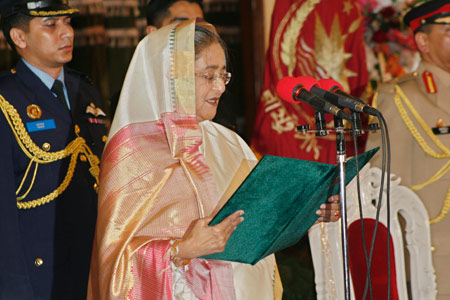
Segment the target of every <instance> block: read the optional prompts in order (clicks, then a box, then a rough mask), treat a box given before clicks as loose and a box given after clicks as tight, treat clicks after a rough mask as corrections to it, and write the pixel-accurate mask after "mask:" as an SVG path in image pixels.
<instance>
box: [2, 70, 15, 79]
mask: <svg viewBox="0 0 450 300" xmlns="http://www.w3.org/2000/svg"><path fill="white" fill-rule="evenodd" d="M11 74H16V70H14V69H11V70H9V71H0V77H5V76H8V75H11Z"/></svg>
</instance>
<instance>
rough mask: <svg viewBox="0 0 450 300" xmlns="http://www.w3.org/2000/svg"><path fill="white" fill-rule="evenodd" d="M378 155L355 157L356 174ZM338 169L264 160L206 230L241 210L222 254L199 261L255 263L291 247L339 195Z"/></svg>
mask: <svg viewBox="0 0 450 300" xmlns="http://www.w3.org/2000/svg"><path fill="white" fill-rule="evenodd" d="M377 151H378V148H376V149H372V150H370V151H368V152H365V153H363V154H361V155H359V156H358V162H359V168H360V169H361V168H362V167H363V166H364V165H365V164H366V163H367V162H368V161H369V160H370V159H371V158H372V156H373V155H374V154H375V153H376V152H377ZM345 170H346V180H345V182H346V184H348V183H349V182H350V181H351V180H352V179H353V177H355V176H356V165H355V159H354V158H351V159H349V160H348V161H347V163H346V165H345ZM338 176H339V167H338V166H335V165H332V164H325V163H318V162H313V161H306V160H300V159H293V158H286V157H279V156H271V155H265V156H263V157H262V159H261V160H260V161H259V163H258V164H257V165H256V167H255V168H254V169H253V171H252V172H251V173H250V174H249V175H248V176H247V178H246V179H245V180H244V182H243V183H242V184H241V185H240V187H239V188H238V190H237V191H236V192H235V193H234V194H233V196H232V197H231V198H230V199H229V200H228V201H227V203H226V204H225V205H224V206H223V207H222V209H221V210H220V211H219V212H218V213H217V215H216V216H215V217H214V219H213V220H212V221H211V223H210V225H215V224H218V223H220V222H221V221H222V220H223V219H225V218H226V217H227V216H229V215H230V214H232V213H234V212H235V211H237V210H239V209H242V210H244V212H245V213H244V215H243V217H244V219H245V220H244V222H242V223H241V224H239V225H238V227H237V229H236V230H235V231H234V232H233V234H232V235H231V237H230V239H229V240H228V243H227V245H226V248H225V251H223V252H221V253H216V254H211V255H207V256H204V257H203V258H209V259H220V260H227V261H235V262H241V263H247V264H252V265H254V264H256V263H257V262H258V261H259V260H261V259H263V258H264V257H266V256H268V255H270V254H272V253H275V252H277V251H280V250H282V249H285V248H287V247H289V246H292V245H294V244H296V243H297V242H298V241H299V240H300V239H301V237H302V236H303V235H304V234H305V233H306V232H307V231H308V229H309V228H310V227H311V226H312V225H313V224H314V222H315V221H316V220H317V219H318V216H317V215H316V211H317V210H318V209H319V207H320V205H321V204H322V203H325V202H326V201H327V199H328V198H329V197H330V196H331V195H335V194H338V193H339V180H338Z"/></svg>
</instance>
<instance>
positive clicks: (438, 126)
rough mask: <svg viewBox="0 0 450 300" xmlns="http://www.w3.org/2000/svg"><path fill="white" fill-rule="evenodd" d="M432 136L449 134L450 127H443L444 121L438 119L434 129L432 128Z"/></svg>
mask: <svg viewBox="0 0 450 300" xmlns="http://www.w3.org/2000/svg"><path fill="white" fill-rule="evenodd" d="M432 130H433V133H434V134H449V133H450V126H445V123H444V121H442V119H439V120H438V121H437V123H436V127H433V128H432Z"/></svg>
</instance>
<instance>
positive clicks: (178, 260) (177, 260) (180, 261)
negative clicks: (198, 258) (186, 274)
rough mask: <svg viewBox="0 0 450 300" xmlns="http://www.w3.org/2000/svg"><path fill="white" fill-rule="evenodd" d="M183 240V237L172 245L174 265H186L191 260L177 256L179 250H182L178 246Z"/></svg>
mask: <svg viewBox="0 0 450 300" xmlns="http://www.w3.org/2000/svg"><path fill="white" fill-rule="evenodd" d="M180 242H181V239H178V240H175V241H174V242H173V244H172V246H170V256H171V259H172V262H173V263H174V265H175V266H176V267H181V266H186V265H187V264H189V263H190V262H191V260H190V259H182V258H179V257H177V255H178V252H179V251H180V249H179V248H178V244H179V243H180Z"/></svg>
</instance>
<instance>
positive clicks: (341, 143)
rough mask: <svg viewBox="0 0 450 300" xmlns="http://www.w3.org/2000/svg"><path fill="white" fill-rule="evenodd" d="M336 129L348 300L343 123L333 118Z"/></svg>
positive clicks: (347, 297)
mask: <svg viewBox="0 0 450 300" xmlns="http://www.w3.org/2000/svg"><path fill="white" fill-rule="evenodd" d="M334 126H335V128H336V154H337V163H338V166H339V198H340V203H341V242H342V258H343V262H344V264H343V265H344V289H345V299H346V300H350V272H349V263H348V237H347V198H346V191H345V158H346V146H345V135H344V123H343V122H342V119H341V118H338V117H334Z"/></svg>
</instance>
